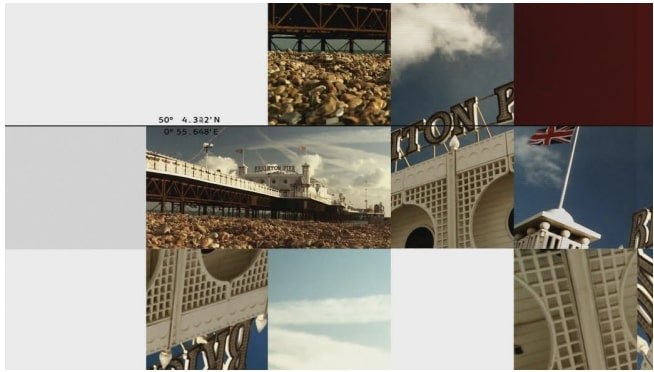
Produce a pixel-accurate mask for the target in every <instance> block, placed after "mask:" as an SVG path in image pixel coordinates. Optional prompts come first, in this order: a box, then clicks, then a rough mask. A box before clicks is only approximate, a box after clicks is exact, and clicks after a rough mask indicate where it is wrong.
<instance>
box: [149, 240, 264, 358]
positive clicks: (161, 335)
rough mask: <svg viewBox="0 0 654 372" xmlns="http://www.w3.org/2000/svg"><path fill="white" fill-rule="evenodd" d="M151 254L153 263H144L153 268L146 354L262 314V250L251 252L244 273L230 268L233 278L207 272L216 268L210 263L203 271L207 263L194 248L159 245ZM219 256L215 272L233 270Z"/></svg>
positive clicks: (150, 284)
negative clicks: (251, 254)
mask: <svg viewBox="0 0 654 372" xmlns="http://www.w3.org/2000/svg"><path fill="white" fill-rule="evenodd" d="M248 253H252V252H248ZM153 254H154V255H155V257H156V262H154V263H153V262H150V264H151V265H152V264H154V265H155V267H154V269H152V274H151V275H152V277H151V278H149V280H148V281H149V286H148V289H147V291H148V293H147V299H148V300H147V301H148V302H147V313H146V319H147V324H148V329H147V342H148V345H147V352H148V353H152V352H157V351H161V350H164V349H167V348H169V347H170V346H171V345H174V344H177V343H179V342H183V341H186V340H189V339H191V338H193V337H198V336H201V335H203V334H205V333H208V332H213V331H216V330H218V329H222V328H224V327H227V326H230V325H232V324H235V323H237V322H241V321H244V320H247V319H252V318H254V317H256V316H257V315H259V314H261V313H264V312H265V309H266V304H267V285H268V254H267V251H265V250H260V251H257V252H256V256H254V258H253V259H252V261H251V263H250V264H248V265H247V266H245V267H244V271H243V272H242V273H240V274H239V272H240V271H237V272H235V273H234V274H235V275H236V274H237V276H236V277H233V279H231V280H229V281H224V280H219V279H217V278H216V277H215V276H214V275H212V272H214V271H215V269H216V268H215V267H214V266H212V270H214V271H210V270H208V268H207V266H206V265H207V263H206V262H207V261H206V260H205V259H203V254H202V251H201V250H199V249H181V250H179V249H177V250H174V249H162V250H157V251H156V253H153ZM218 257H221V256H218ZM219 259H220V260H221V262H222V263H223V265H224V264H225V262H227V263H226V265H227V266H228V267H225V268H224V269H220V268H219V270H220V273H222V272H223V271H224V270H229V271H233V269H234V268H233V267H232V266H233V265H232V264H231V262H232V261H230V259H229V258H227V260H228V261H224V260H223V259H222V258H219ZM231 259H233V257H231ZM213 262H215V261H213ZM234 262H236V261H234ZM241 262H243V261H241ZM244 262H245V263H247V261H244ZM209 265H212V264H211V263H210V264H209ZM215 274H216V275H218V274H219V273H217V272H216V273H215ZM218 276H220V275H218ZM230 278H232V277H230Z"/></svg>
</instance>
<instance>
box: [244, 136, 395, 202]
mask: <svg viewBox="0 0 654 372" xmlns="http://www.w3.org/2000/svg"><path fill="white" fill-rule="evenodd" d="M307 132H308V131H298V132H296V133H298V134H296V133H293V135H289V136H286V137H283V138H276V139H275V140H272V139H271V138H270V137H268V136H267V135H266V134H265V133H263V131H261V130H258V133H259V135H260V136H261V137H262V139H264V141H262V142H260V143H259V144H257V145H254V146H249V147H248V151H254V150H267V149H275V150H277V151H279V152H280V153H281V154H283V155H284V156H285V157H286V158H287V159H288V163H289V164H294V165H296V169H297V170H298V172H299V171H301V169H302V168H301V167H300V165H302V164H304V162H305V161H306V162H308V163H309V164H311V168H310V169H311V172H312V173H313V174H312V176H313V177H315V178H317V179H319V180H321V181H329V182H326V183H327V187H328V192H329V193H330V194H336V195H338V193H343V194H344V195H345V196H346V198H347V202H348V203H349V204H350V205H353V206H354V207H359V208H362V207H363V206H364V204H365V202H364V200H365V199H366V197H367V200H368V206H370V205H372V204H377V203H379V202H382V204H383V205H384V206H386V207H387V208H386V211H387V214H390V208H389V206H390V201H391V196H390V195H391V192H390V187H391V171H390V166H389V164H390V163H389V155H382V154H379V153H374V152H371V151H366V150H365V146H361V145H362V144H379V145H383V146H384V147H385V148H388V143H389V141H390V132H389V131H388V128H362V129H355V128H352V129H349V130H347V131H340V130H339V131H333V132H321V133H320V134H319V135H315V134H310V133H309V134H307ZM355 145H358V146H355ZM300 146H305V147H306V152H307V153H306V154H302V153H301V152H300V151H299V147H300ZM364 180H367V181H368V191H367V195H366V192H365V190H364V186H363V181H364ZM355 182H357V184H356V185H354V183H355Z"/></svg>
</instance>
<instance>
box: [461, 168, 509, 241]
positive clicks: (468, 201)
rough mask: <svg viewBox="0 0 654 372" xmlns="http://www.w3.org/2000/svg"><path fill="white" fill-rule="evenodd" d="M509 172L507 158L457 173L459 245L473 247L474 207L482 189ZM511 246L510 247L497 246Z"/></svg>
mask: <svg viewBox="0 0 654 372" xmlns="http://www.w3.org/2000/svg"><path fill="white" fill-rule="evenodd" d="M507 172H508V168H507V161H506V159H505V158H502V159H499V160H496V161H493V162H490V163H486V164H482V165H478V166H476V167H474V168H472V169H470V170H468V171H465V172H461V173H458V174H457V202H458V205H457V214H458V223H457V234H458V237H457V240H458V244H457V245H458V247H460V248H468V247H471V246H472V244H471V235H472V229H471V228H472V223H471V220H472V209H473V208H474V206H475V202H476V201H477V199H478V198H479V196H480V195H481V193H482V191H483V190H484V188H485V187H486V186H488V185H489V184H490V183H491V182H493V181H495V180H496V179H498V178H499V177H501V176H503V175H504V174H506V173H507ZM497 248H510V247H497Z"/></svg>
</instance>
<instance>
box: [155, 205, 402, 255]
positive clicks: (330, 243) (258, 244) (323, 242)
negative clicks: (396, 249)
mask: <svg viewBox="0 0 654 372" xmlns="http://www.w3.org/2000/svg"><path fill="white" fill-rule="evenodd" d="M146 221H147V222H146V240H147V248H153V249H157V248H205V249H222V248H224V249H254V248H390V244H391V228H390V224H389V223H384V224H348V223H331V222H315V221H288V220H279V219H276V220H270V219H251V218H239V217H216V216H197V215H189V214H180V213H148V214H147V219H146Z"/></svg>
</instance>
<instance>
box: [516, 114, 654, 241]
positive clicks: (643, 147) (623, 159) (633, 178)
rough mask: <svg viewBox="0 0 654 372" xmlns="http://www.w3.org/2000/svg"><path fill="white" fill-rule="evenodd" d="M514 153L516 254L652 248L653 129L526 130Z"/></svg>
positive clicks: (519, 135)
mask: <svg viewBox="0 0 654 372" xmlns="http://www.w3.org/2000/svg"><path fill="white" fill-rule="evenodd" d="M515 149H516V150H515V152H516V178H515V217H516V218H515V222H516V226H515V233H516V248H555V249H558V248H561V249H576V248H584V249H585V248H623V247H626V248H643V247H647V246H651V233H649V232H651V231H652V218H651V206H652V187H653V185H652V169H653V163H652V156H653V155H652V128H651V127H634V126H611V127H609V126H601V127H596V126H576V127H575V126H548V127H519V128H516V129H515ZM640 231H645V232H648V233H647V234H640Z"/></svg>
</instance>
